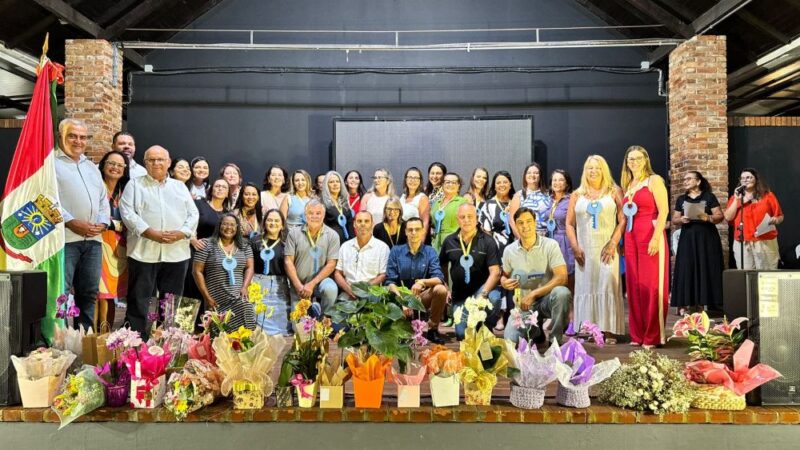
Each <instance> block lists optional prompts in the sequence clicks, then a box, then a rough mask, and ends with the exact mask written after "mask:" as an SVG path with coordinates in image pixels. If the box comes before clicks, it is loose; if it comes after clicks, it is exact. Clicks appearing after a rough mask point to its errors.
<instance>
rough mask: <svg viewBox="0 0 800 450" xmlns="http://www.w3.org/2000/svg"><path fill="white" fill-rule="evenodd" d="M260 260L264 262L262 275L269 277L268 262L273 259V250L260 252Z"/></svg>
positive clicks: (266, 249) (268, 249) (267, 249)
mask: <svg viewBox="0 0 800 450" xmlns="http://www.w3.org/2000/svg"><path fill="white" fill-rule="evenodd" d="M260 256H261V260H262V261H264V275H269V262H270V261H272V258H274V257H275V250H273V249H271V248H265V249H263V250H261V254H260Z"/></svg>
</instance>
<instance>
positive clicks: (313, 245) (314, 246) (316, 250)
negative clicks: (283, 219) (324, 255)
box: [306, 229, 322, 273]
mask: <svg viewBox="0 0 800 450" xmlns="http://www.w3.org/2000/svg"><path fill="white" fill-rule="evenodd" d="M321 234H322V229H320V230H319V234H317V239H316V240H314V239H312V238H311V232H310V231H308V229H306V236H308V243H309V244H311V250H309V253H311V256H312V257H313V258H314V273H317V272H319V255H320V253H321V249H320V248H319V247H318V246H317V241H319V237H320V235H321Z"/></svg>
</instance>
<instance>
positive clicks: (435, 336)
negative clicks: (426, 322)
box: [425, 330, 445, 344]
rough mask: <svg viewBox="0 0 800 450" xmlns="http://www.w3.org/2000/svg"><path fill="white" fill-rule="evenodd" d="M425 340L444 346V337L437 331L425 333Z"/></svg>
mask: <svg viewBox="0 0 800 450" xmlns="http://www.w3.org/2000/svg"><path fill="white" fill-rule="evenodd" d="M425 338H426V339H427V340H429V341H430V342H431V343H433V344H444V342H445V341H444V337H442V335H441V334H439V332H438V331H436V330H428V331H426V332H425Z"/></svg>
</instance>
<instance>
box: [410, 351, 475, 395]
mask: <svg viewBox="0 0 800 450" xmlns="http://www.w3.org/2000/svg"><path fill="white" fill-rule="evenodd" d="M420 362H422V364H424V365H425V367H427V370H428V373H429V374H430V377H429V378H430V383H431V398H432V400H433V406H436V407H442V406H456V405H458V386H459V381H458V373H459V372H461V370H462V369H463V368H464V355H463V354H462V353H461V352H455V351H453V350H450V349H448V348H447V347H445V346H444V345H433V346H431V347H430V348H428V349H426V350H424V351H423V352H422V353H421V354H420Z"/></svg>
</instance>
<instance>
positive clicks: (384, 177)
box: [372, 175, 389, 181]
mask: <svg viewBox="0 0 800 450" xmlns="http://www.w3.org/2000/svg"><path fill="white" fill-rule="evenodd" d="M388 179H389V177H386V176H383V175H378V176H377V177H372V180H373V181H374V180H388Z"/></svg>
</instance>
